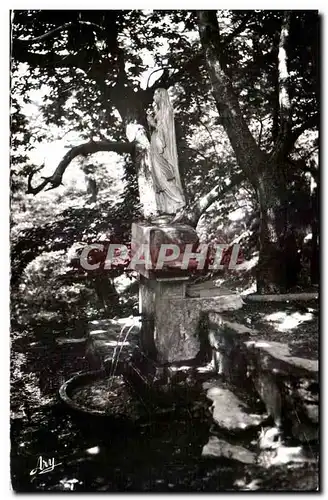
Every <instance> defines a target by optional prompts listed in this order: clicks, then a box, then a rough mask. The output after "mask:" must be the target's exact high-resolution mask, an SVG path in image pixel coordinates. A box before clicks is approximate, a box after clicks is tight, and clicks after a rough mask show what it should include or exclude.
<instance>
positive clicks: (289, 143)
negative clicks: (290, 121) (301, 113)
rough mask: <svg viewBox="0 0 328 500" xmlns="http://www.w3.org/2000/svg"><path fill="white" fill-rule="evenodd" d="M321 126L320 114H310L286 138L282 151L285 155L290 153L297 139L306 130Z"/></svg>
mask: <svg viewBox="0 0 328 500" xmlns="http://www.w3.org/2000/svg"><path fill="white" fill-rule="evenodd" d="M318 126H319V116H318V114H315V115H312V116H310V117H309V118H308V119H307V120H305V122H303V123H302V125H300V126H299V127H296V128H295V129H294V130H292V131H291V132H290V133H289V134H288V136H287V137H286V139H285V142H284V145H283V150H282V153H283V154H284V156H286V155H288V153H290V152H291V150H292V149H293V147H294V144H295V142H296V141H297V139H298V138H299V137H300V136H301V135H302V134H303V132H305V131H306V130H310V129H312V128H315V127H318Z"/></svg>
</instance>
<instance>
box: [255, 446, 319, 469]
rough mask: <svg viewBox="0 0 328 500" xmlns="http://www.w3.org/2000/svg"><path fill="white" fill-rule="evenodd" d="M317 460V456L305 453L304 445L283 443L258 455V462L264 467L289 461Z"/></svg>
mask: <svg viewBox="0 0 328 500" xmlns="http://www.w3.org/2000/svg"><path fill="white" fill-rule="evenodd" d="M291 462H293V463H305V462H315V458H311V457H307V456H306V455H305V454H304V451H303V448H302V446H284V445H281V446H279V447H277V448H276V449H275V450H270V451H268V450H265V451H262V452H261V453H260V455H259V457H258V460H257V463H258V465H261V466H262V467H265V468H269V467H272V466H279V465H285V464H288V463H291Z"/></svg>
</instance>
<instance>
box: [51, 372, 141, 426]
mask: <svg viewBox="0 0 328 500" xmlns="http://www.w3.org/2000/svg"><path fill="white" fill-rule="evenodd" d="M59 395H60V397H61V399H62V400H63V401H64V402H65V403H66V404H67V405H68V406H69V407H70V408H72V409H74V410H77V411H79V412H84V413H87V414H88V415H95V416H101V417H109V418H114V419H118V420H128V421H132V422H135V421H136V420H138V419H139V418H140V417H142V416H144V415H145V409H144V408H143V407H142V406H141V404H140V402H139V401H138V400H137V399H136V398H135V397H133V395H132V394H131V393H130V391H129V388H128V387H127V385H126V383H125V382H124V379H123V376H122V375H119V376H114V377H113V376H111V377H110V376H109V375H108V373H106V372H105V371H102V370H101V371H100V370H99V371H89V372H84V373H80V374H78V375H75V376H74V377H72V378H71V379H69V380H68V381H67V382H65V383H64V384H63V385H62V386H61V387H60V389H59Z"/></svg>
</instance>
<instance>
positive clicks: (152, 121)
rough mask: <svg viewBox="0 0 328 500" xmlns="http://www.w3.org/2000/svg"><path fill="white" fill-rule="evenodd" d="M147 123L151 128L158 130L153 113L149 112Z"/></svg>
mask: <svg viewBox="0 0 328 500" xmlns="http://www.w3.org/2000/svg"><path fill="white" fill-rule="evenodd" d="M147 122H148V125H149V126H150V127H152V128H156V120H155V117H154V115H153V114H152V112H151V111H148V112H147Z"/></svg>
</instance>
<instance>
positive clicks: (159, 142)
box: [150, 89, 186, 214]
mask: <svg viewBox="0 0 328 500" xmlns="http://www.w3.org/2000/svg"><path fill="white" fill-rule="evenodd" d="M156 92H157V96H155V102H157V110H156V113H155V116H154V119H155V120H154V121H155V126H156V128H155V130H154V131H153V133H152V136H151V142H150V155H151V164H152V174H153V179H154V183H155V189H156V201H157V205H158V210H159V212H160V213H161V214H176V213H177V211H178V210H180V209H181V208H182V207H183V206H185V204H186V202H185V197H184V193H183V188H182V184H181V180H180V173H179V166H178V155H177V146H176V139H175V127H174V114H173V110H172V107H171V104H170V101H169V97H168V94H167V91H166V90H164V89H158V90H157V91H156Z"/></svg>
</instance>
